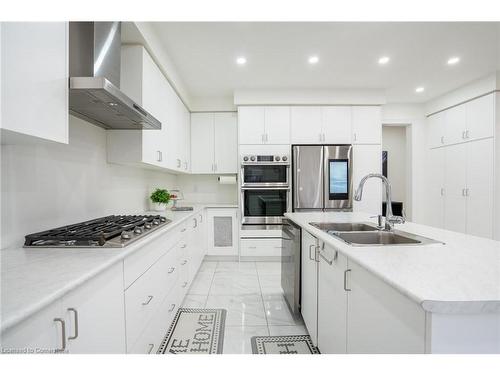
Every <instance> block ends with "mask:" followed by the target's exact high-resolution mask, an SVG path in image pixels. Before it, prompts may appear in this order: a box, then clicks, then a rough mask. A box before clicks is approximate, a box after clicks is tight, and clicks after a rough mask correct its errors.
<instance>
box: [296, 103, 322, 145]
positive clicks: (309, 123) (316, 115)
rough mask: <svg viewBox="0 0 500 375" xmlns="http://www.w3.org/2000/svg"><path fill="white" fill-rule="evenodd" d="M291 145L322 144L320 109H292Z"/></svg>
mask: <svg viewBox="0 0 500 375" xmlns="http://www.w3.org/2000/svg"><path fill="white" fill-rule="evenodd" d="M290 116H291V133H292V144H303V143H306V144H307V143H312V144H315V143H323V141H322V139H323V137H322V128H321V122H322V118H321V107H312V106H311V107H292V108H291V111H290Z"/></svg>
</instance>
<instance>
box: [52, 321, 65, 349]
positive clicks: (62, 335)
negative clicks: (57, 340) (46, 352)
mask: <svg viewBox="0 0 500 375" xmlns="http://www.w3.org/2000/svg"><path fill="white" fill-rule="evenodd" d="M54 322H59V323H61V348H60V349H56V350H55V352H56V353H60V352H63V351H65V350H66V322H65V321H64V320H63V319H61V318H54Z"/></svg>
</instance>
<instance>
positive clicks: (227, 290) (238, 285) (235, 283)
mask: <svg viewBox="0 0 500 375" xmlns="http://www.w3.org/2000/svg"><path fill="white" fill-rule="evenodd" d="M260 293H261V291H260V285H259V279H258V278H257V275H245V274H243V275H236V274H224V273H223V274H219V273H215V276H214V280H213V282H212V287H211V288H210V295H231V296H235V295H244V294H260Z"/></svg>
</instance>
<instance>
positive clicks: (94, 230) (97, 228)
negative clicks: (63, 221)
mask: <svg viewBox="0 0 500 375" xmlns="http://www.w3.org/2000/svg"><path fill="white" fill-rule="evenodd" d="M167 222H169V220H167V219H166V218H165V217H162V216H160V215H111V216H105V217H101V218H99V219H94V220H89V221H85V222H82V223H77V224H71V225H66V226H63V227H59V228H55V229H49V230H46V231H43V232H38V233H33V234H29V235H27V236H26V237H25V242H24V246H26V247H37V246H40V247H59V246H68V247H78V246H80V247H89V246H90V247H95V246H106V244H107V243H108V242H109V241H111V240H113V241H114V242H113V244H110V247H122V246H125V245H126V243H127V241H130V240H131V239H132V238H134V239H136V238H138V237H141V236H143V235H146V234H147V233H148V232H150V231H152V230H154V229H157V228H158V227H159V226H160V225H162V224H166V223H167ZM124 233H126V234H127V235H124ZM117 238H118V239H120V241H117V240H116V239H117Z"/></svg>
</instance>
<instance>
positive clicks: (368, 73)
mask: <svg viewBox="0 0 500 375" xmlns="http://www.w3.org/2000/svg"><path fill="white" fill-rule="evenodd" d="M153 29H154V30H155V31H156V33H157V34H158V37H159V39H160V41H161V43H162V44H163V46H164V48H165V50H166V53H167V54H168V55H169V56H170V58H171V60H172V62H173V64H174V65H175V68H176V70H177V72H178V74H179V75H180V77H181V78H182V80H183V83H184V84H185V85H186V87H187V90H188V92H189V94H190V95H191V96H192V97H201V98H211V99H213V98H216V97H230V96H232V94H233V91H234V90H235V89H257V88H259V89H265V88H269V89H271V88H272V89H327V88H358V89H359V88H376V89H385V90H386V93H387V101H388V102H394V103H396V102H406V103H412V102H424V101H427V100H429V99H432V98H434V97H436V96H439V95H441V94H443V93H445V92H447V91H450V90H452V89H454V88H457V87H459V86H461V85H463V84H465V83H467V82H470V81H472V80H474V79H477V78H480V77H483V76H485V75H487V74H490V73H492V72H494V71H496V70H498V69H500V58H499V56H500V23H472V22H469V23H465V22H455V23H444V22H443V23H429V22H426V23H389V22H387V23H359V22H353V23H339V22H328V23H321V22H315V23H310V22H309V23H301V22H292V23H289V22H272V23H268V22H265V23H257V22H255V23H241V22H234V23H222V22H212V23H201V22H195V23H189V22H159V23H155V24H153ZM313 54H315V55H318V56H319V58H320V61H319V63H318V64H316V65H310V64H308V62H307V58H308V56H310V55H313ZM238 56H245V57H246V58H247V64H246V65H244V66H239V65H237V64H236V63H235V60H236V57H238ZM380 56H389V57H390V58H391V61H390V62H389V63H388V64H387V65H385V66H380V65H379V64H378V62H377V61H378V58H379V57H380ZM451 56H459V57H460V58H461V61H460V63H459V64H457V65H455V66H448V65H447V64H446V61H447V60H448V58H449V57H451ZM417 86H424V87H425V92H424V93H422V94H416V93H415V88H416V87H417Z"/></svg>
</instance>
